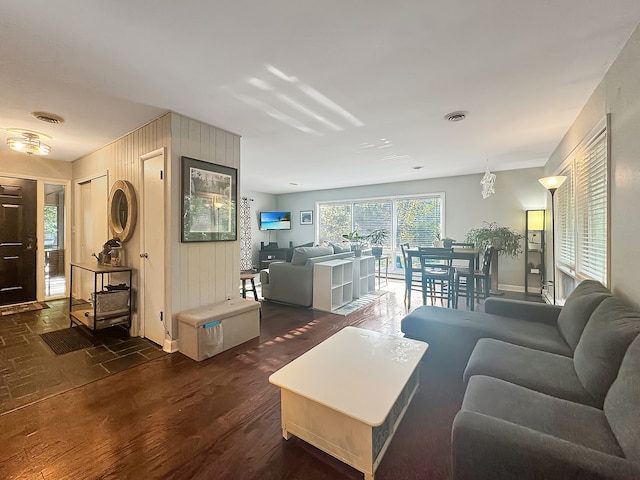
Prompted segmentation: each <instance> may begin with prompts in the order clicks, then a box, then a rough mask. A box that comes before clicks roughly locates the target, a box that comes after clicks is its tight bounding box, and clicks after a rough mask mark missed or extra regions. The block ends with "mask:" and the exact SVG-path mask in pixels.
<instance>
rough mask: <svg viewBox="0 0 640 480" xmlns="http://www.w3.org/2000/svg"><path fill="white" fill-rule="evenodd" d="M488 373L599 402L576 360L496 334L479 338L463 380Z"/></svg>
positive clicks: (565, 396) (558, 394)
mask: <svg viewBox="0 0 640 480" xmlns="http://www.w3.org/2000/svg"><path fill="white" fill-rule="evenodd" d="M473 375H485V376H488V377H494V378H499V379H501V380H506V381H507V382H510V383H515V384H516V385H520V386H523V387H526V388H530V389H532V390H535V391H537V392H541V393H546V394H547V395H552V396H554V397H557V398H563V399H565V400H569V401H572V402H577V403H582V404H584V405H591V406H594V407H600V406H601V405H596V402H594V399H593V397H591V395H589V393H588V392H587V391H586V390H585V389H584V387H583V386H582V384H581V383H580V380H579V379H578V376H577V375H576V371H575V369H574V368H573V360H572V359H571V358H569V357H565V356H563V355H557V354H555V353H548V352H543V351H541V350H534V349H532V348H527V347H521V346H519V345H513V344H511V343H506V342H502V341H500V340H495V339H493V338H482V339H480V340H479V341H478V343H477V344H476V346H475V348H474V349H473V352H472V354H471V358H469V363H468V364H467V368H466V369H465V371H464V382H465V383H468V382H469V378H470V377H471V376H473Z"/></svg>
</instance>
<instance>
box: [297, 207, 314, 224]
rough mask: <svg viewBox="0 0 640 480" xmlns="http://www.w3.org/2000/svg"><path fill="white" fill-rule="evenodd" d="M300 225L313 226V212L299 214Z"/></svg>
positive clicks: (307, 211) (305, 211)
mask: <svg viewBox="0 0 640 480" xmlns="http://www.w3.org/2000/svg"><path fill="white" fill-rule="evenodd" d="M300 225H313V210H303V211H301V212H300Z"/></svg>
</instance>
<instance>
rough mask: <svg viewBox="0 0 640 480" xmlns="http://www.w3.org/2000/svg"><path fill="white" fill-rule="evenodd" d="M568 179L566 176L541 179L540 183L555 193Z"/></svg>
mask: <svg viewBox="0 0 640 480" xmlns="http://www.w3.org/2000/svg"><path fill="white" fill-rule="evenodd" d="M566 179H567V177H565V176H564V175H556V176H555V177H544V178H540V179H539V180H538V181H539V182H540V183H541V184H542V186H543V187H544V188H546V189H547V190H553V191H555V190H556V189H557V188H559V187H560V185H562V184H563V183H564V181H565V180H566Z"/></svg>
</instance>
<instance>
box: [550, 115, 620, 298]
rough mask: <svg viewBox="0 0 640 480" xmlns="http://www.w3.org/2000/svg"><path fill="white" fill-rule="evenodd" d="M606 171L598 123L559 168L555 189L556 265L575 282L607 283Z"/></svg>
mask: <svg viewBox="0 0 640 480" xmlns="http://www.w3.org/2000/svg"><path fill="white" fill-rule="evenodd" d="M607 172H608V160H607V131H606V128H605V127H602V128H601V129H598V130H597V133H596V134H595V135H592V136H591V137H590V139H589V140H588V141H587V142H585V143H584V144H583V145H582V146H581V147H579V148H577V149H576V152H575V154H573V155H572V156H571V157H570V159H569V162H568V164H567V166H566V167H565V169H564V170H563V171H562V175H566V176H567V180H566V181H565V183H564V184H563V185H562V186H561V187H560V188H559V189H558V192H557V214H556V225H557V238H558V242H557V245H558V250H557V251H558V252H559V253H558V268H559V269H560V271H561V273H562V274H563V275H564V276H565V277H568V278H570V279H573V280H575V281H578V282H579V281H581V280H584V279H591V280H597V281H599V282H602V283H603V284H604V285H607V276H608V242H607V226H608V174H607ZM563 290H565V289H564V288H562V286H561V291H563ZM563 296H564V297H566V295H563Z"/></svg>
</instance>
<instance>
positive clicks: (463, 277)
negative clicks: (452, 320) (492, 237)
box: [454, 245, 494, 308]
mask: <svg viewBox="0 0 640 480" xmlns="http://www.w3.org/2000/svg"><path fill="white" fill-rule="evenodd" d="M493 250H494V247H492V246H491V245H489V246H488V247H487V248H486V250H485V251H484V255H483V256H482V267H481V268H480V269H477V270H475V271H474V278H475V300H478V301H480V299H481V298H482V299H485V298H487V297H488V296H489V289H490V286H491V272H490V270H491V257H492V256H493ZM470 279H471V274H470V272H469V269H468V268H461V269H458V270H456V274H455V301H454V308H458V299H459V298H460V297H465V299H466V304H467V306H469V303H470V302H471V301H472V300H473V299H471V298H470V295H469V280H470Z"/></svg>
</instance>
